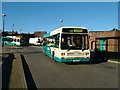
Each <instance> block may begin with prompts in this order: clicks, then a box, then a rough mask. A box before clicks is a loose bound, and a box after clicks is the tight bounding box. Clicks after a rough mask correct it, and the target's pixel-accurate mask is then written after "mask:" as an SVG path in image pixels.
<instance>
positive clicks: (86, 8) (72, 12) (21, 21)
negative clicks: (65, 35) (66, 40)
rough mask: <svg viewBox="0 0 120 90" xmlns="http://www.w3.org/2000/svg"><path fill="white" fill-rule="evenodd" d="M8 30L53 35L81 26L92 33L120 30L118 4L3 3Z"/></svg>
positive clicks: (6, 28)
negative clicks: (119, 26)
mask: <svg viewBox="0 0 120 90" xmlns="http://www.w3.org/2000/svg"><path fill="white" fill-rule="evenodd" d="M2 13H4V14H6V17H5V21H6V22H5V30H7V31H11V29H12V25H13V24H14V30H15V31H18V32H20V29H21V32H30V33H33V32H34V31H47V32H50V31H51V30H54V29H56V28H58V27H60V25H61V22H60V20H61V19H63V20H64V21H63V23H62V25H63V26H81V27H86V28H88V29H89V30H90V31H97V30H111V29H113V28H118V3H117V2H3V3H2Z"/></svg>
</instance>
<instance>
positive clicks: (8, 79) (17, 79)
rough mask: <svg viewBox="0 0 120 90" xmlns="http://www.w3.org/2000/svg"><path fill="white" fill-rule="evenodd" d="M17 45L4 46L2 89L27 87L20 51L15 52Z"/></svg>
mask: <svg viewBox="0 0 120 90" xmlns="http://www.w3.org/2000/svg"><path fill="white" fill-rule="evenodd" d="M14 48H21V47H15V46H11V47H9V46H4V47H2V63H1V64H2V89H11V88H16V89H17V88H19V89H20V88H21V89H22V88H24V89H25V88H27V85H26V80H25V75H24V70H23V66H22V61H21V57H20V53H15V52H14V53H13V49H14Z"/></svg>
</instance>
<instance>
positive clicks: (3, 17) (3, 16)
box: [2, 14, 6, 47]
mask: <svg viewBox="0 0 120 90" xmlns="http://www.w3.org/2000/svg"><path fill="white" fill-rule="evenodd" d="M5 16H6V15H5V14H3V15H2V19H3V35H2V36H3V43H2V46H3V47H4V32H5V31H4V29H5Z"/></svg>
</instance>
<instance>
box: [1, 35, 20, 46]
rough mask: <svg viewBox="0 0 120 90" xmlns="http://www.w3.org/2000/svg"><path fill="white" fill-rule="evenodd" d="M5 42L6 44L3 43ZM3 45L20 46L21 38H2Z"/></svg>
mask: <svg viewBox="0 0 120 90" xmlns="http://www.w3.org/2000/svg"><path fill="white" fill-rule="evenodd" d="M3 40H4V42H3ZM2 44H4V45H8V46H14V45H15V46H20V37H17V36H4V38H3V37H2Z"/></svg>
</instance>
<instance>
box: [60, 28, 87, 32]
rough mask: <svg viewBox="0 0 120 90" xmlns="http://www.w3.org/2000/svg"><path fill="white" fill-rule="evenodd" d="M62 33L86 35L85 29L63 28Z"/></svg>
mask: <svg viewBox="0 0 120 90" xmlns="http://www.w3.org/2000/svg"><path fill="white" fill-rule="evenodd" d="M62 32H69V33H87V32H88V31H87V29H82V28H63V30H62Z"/></svg>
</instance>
